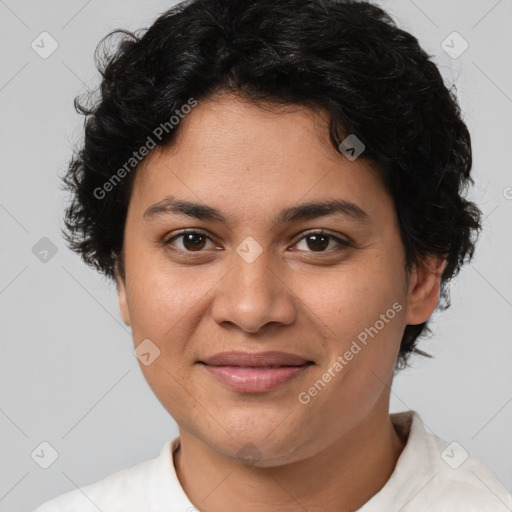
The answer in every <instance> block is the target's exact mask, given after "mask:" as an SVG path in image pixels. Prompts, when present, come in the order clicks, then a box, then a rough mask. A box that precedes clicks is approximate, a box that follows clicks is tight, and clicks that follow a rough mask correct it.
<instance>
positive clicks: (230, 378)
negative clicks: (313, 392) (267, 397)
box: [203, 364, 310, 393]
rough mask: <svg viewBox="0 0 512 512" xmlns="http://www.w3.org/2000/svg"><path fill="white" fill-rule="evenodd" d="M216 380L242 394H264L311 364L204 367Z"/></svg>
mask: <svg viewBox="0 0 512 512" xmlns="http://www.w3.org/2000/svg"><path fill="white" fill-rule="evenodd" d="M203 366H204V368H205V369H206V370H207V371H208V372H210V373H211V374H212V375H213V376H214V377H215V378H216V379H218V380H220V381H221V382H222V383H224V384H225V385H227V386H228V387H229V388H231V389H232V390H234V391H238V392H240V393H262V392H264V391H269V390H271V389H272V388H275V387H276V386H278V385H279V384H283V383H284V382H287V381H290V380H291V379H293V378H294V377H296V376H297V375H298V374H299V373H302V372H303V371H304V370H305V369H306V368H309V366H310V365H309V364H305V365H302V366H280V367H278V368H261V367H260V368H255V367H252V368H243V367H240V366H209V365H203Z"/></svg>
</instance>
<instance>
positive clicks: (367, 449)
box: [174, 408, 405, 512]
mask: <svg viewBox="0 0 512 512" xmlns="http://www.w3.org/2000/svg"><path fill="white" fill-rule="evenodd" d="M373 415H374V414H372V416H373ZM404 446H405V442H404V440H402V439H401V438H400V437H399V435H398V434H397V432H396V431H395V429H394V427H393V424H392V423H391V420H390V417H389V413H388V411H387V408H386V410H385V413H384V414H382V413H381V414H378V415H377V417H367V418H365V419H364V421H363V422H362V423H361V424H358V425H357V426H355V427H354V428H352V429H351V430H349V431H348V432H347V433H346V434H344V435H343V436H342V437H340V438H338V439H337V440H336V441H335V442H334V443H332V444H331V445H329V447H328V448H327V449H325V450H323V451H321V452H319V453H317V454H315V455H314V456H312V457H309V458H306V459H303V460H299V461H296V462H293V463H290V464H285V465H280V466H274V467H257V466H246V465H244V464H241V463H240V462H238V461H235V460H233V459H229V458H226V457H224V456H222V455H220V454H218V453H217V452H215V451H213V450H212V449H210V448H209V447H208V446H207V445H205V444H204V443H202V442H200V441H199V440H197V439H196V438H195V437H193V436H192V435H190V434H189V433H188V432H186V431H182V430H181V429H180V448H179V450H178V451H177V452H176V454H175V456H174V465H175V468H176V473H177V476H178V479H179V480H180V483H181V485H182V487H183V489H184V491H185V493H186V494H187V496H188V497H189V499H190V501H191V502H192V503H193V504H194V505H195V506H196V507H197V508H199V509H200V510H201V511H205V512H221V511H222V512H231V511H235V510H237V511H238V510H240V507H239V506H238V504H240V503H244V507H243V508H244V510H246V511H248V512H262V511H265V512H274V511H276V512H277V511H279V512H288V511H290V512H291V511H297V510H322V511H325V512H331V511H332V512H335V511H336V512H345V511H346V512H348V511H353V510H357V509H359V508H360V507H361V506H362V505H364V504H365V503H366V502H367V501H368V500H369V499H370V498H371V497H372V496H374V495H375V494H376V493H377V492H379V490H380V489H382V487H383V486H384V485H385V483H386V482H387V481H388V479H389V478H390V476H391V474H392V473H393V470H394V468H395V465H396V462H397V460H398V457H399V456H400V454H401V452H402V450H403V448H404Z"/></svg>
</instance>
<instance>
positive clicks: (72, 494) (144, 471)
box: [34, 459, 155, 512]
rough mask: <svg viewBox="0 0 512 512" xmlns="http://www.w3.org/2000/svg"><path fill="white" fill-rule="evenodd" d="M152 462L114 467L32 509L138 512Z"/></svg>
mask: <svg viewBox="0 0 512 512" xmlns="http://www.w3.org/2000/svg"><path fill="white" fill-rule="evenodd" d="M154 463H155V459H150V460H147V461H145V462H141V463H139V464H136V465H134V466H131V467H129V468H125V469H122V470H120V471H116V472H115V473H112V474H110V475H108V476H106V477H105V478H103V479H101V480H98V481H97V482H94V483H92V484H89V485H86V486H83V487H80V488H77V489H75V490H72V491H69V492H66V493H64V494H61V495H60V496H57V497H56V498H53V499H51V500H49V501H46V502H44V503H43V504H42V505H40V506H39V507H38V508H36V509H35V510H34V512H98V510H102V511H104V512H114V511H116V512H117V511H119V512H120V511H123V512H132V511H133V512H135V511H137V512H140V510H141V507H144V506H145V505H146V504H147V496H146V483H147V480H148V478H149V475H150V472H151V470H152V468H153V466H154ZM142 510H143V508H142Z"/></svg>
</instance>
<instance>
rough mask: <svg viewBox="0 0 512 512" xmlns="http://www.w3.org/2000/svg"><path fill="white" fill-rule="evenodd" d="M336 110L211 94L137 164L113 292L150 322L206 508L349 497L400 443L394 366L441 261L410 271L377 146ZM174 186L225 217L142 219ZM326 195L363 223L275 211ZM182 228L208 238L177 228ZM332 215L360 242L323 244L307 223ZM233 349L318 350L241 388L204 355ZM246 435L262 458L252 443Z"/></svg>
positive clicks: (193, 494) (347, 506)
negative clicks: (369, 333) (257, 384)
mask: <svg viewBox="0 0 512 512" xmlns="http://www.w3.org/2000/svg"><path fill="white" fill-rule="evenodd" d="M327 120H328V118H327V114H325V113H323V112H321V111H318V112H313V111H312V110H310V109H307V108H303V107H293V108H291V107H290V108H286V109H281V110H280V111H270V110H268V109H266V110H264V109H262V108H260V107H259V106H256V105H253V104H250V103H248V102H244V101H242V100H241V99H239V98H237V97H236V96H232V95H222V96H216V97H212V98H210V99H209V100H207V101H203V102H201V103H199V104H198V106H196V107H194V108H193V109H192V112H190V113H189V114H188V115H187V116H186V117H185V118H184V119H183V120H182V121H181V123H180V126H179V131H178V133H177V134H176V135H177V138H176V139H175V141H174V142H173V144H172V146H171V147H167V148H165V149H160V148H158V149H156V150H154V151H153V152H152V153H151V154H150V155H149V156H148V158H147V159H146V160H145V161H144V162H143V164H141V166H140V167H139V169H138V171H137V175H136V177H135V181H134V187H133V192H132V197H131V200H130V204H129V209H128V214H127V220H126V226H125V239H124V247H123V253H124V254H123V258H124V266H125V274H124V277H121V276H118V280H117V286H118V296H119V304H120V309H121V313H122V316H123V319H124V321H125V322H126V323H127V324H128V325H130V326H131V328H132V332H133V339H134V344H135V346H138V345H139V343H141V342H142V340H144V339H147V338H149V339H150V340H151V341H152V342H153V343H154V344H155V345H156V346H158V348H159V350H160V355H159V357H157V358H156V359H155V360H154V362H152V363H151V364H150V365H148V366H145V365H143V364H140V367H141V370H142V372H143V373H144V376H145V378H146V380H147V382H148V383H149V385H150V386H151V388H152V390H153V391H154V393H155V395H156V396H157V397H158V399H159V400H160V402H161V403H162V405H163V406H164V407H165V408H166V409H167V411H168V412H169V413H170V414H171V415H172V416H173V418H174V419H175V420H176V422H177V424H178V426H179V433H180V439H181V446H180V449H179V450H178V452H177V453H176V455H175V458H174V464H175V467H176V471H177V474H178V477H179V480H180V482H181V484H182V486H183V488H184V490H185V492H186V494H187V495H188V496H189V498H190V500H191V502H192V503H193V504H194V506H196V507H197V508H198V509H200V510H201V511H206V512H217V511H219V512H220V511H223V512H226V511H234V510H237V511H238V510H240V506H239V505H240V503H243V504H244V506H243V509H244V510H248V511H265V512H268V511H271V512H272V511H280V512H282V511H299V510H300V511H303V510H308V511H309V512H311V511H324V512H325V511H333V512H334V511H336V512H340V511H352V510H355V509H357V508H359V507H361V506H362V505H363V504H364V503H366V502H367V501H368V500H369V499H370V498H371V497H372V496H373V495H375V494H376V493H377V492H378V491H379V490H380V489H381V488H382V487H383V486H384V484H385V483H386V481H387V480H388V479H389V477H390V475H391V473H392V472H393V469H394V467H395V464H396V461H397V459H398V457H399V455H400V453H401V451H402V450H403V447H404V443H405V440H403V439H401V438H400V437H399V436H398V434H397V432H396V431H395V429H394V427H393V425H392V423H391V420H390V416H389V395H390V386H391V383H392V378H393V371H394V366H395V362H396V359H397V355H398V350H399V345H400V340H401V338H402V334H403V330H404V328H405V326H406V325H407V324H419V323H422V322H424V321H426V320H427V319H428V318H429V317H430V316H431V314H432V312H433V311H434V309H435V307H436V304H437V301H438V298H439V287H440V279H441V272H442V269H443V267H444V265H445V261H444V260H442V259H441V258H438V257H435V256H431V257H429V258H426V259H425V261H424V262H422V263H421V264H420V265H418V266H417V267H415V268H414V270H413V271H412V273H411V274H410V275H407V274H406V271H405V267H404V257H405V254H404V248H403V243H402V241H401V238H400V233H399V225H398V220H397V216H396V210H395V207H394V203H393V200H392V198H391V196H390V195H389V194H388V193H387V191H386V189H385V188H384V185H383V183H382V182H381V180H380V178H379V175H378V173H377V172H376V169H375V168H373V167H372V165H371V164H370V163H369V162H368V161H365V160H364V159H363V158H361V157H360V158H358V159H357V160H355V161H349V160H348V159H347V158H346V157H345V156H344V155H342V154H341V153H340V152H339V151H337V150H336V148H335V147H334V146H333V145H332V144H330V143H329V140H328V124H327ZM168 195H172V196H173V197H175V198H176V199H184V200H188V201H194V202H198V203H201V204H206V205H209V206H212V207H214V208H217V209H218V210H220V211H221V212H222V213H223V214H224V215H225V216H226V217H227V218H228V219H229V221H230V222H229V223H228V224H222V223H220V222H217V221H212V220H199V219H194V218H190V217H187V216H185V215H177V214H172V213H166V214H161V215H156V216H154V217H152V218H145V217H144V213H145V212H146V210H147V209H148V208H149V207H150V206H151V205H153V204H155V203H157V202H159V201H161V200H162V199H164V198H165V197H166V196H168ZM331 199H343V200H347V201H351V202H353V203H356V204H357V205H358V206H359V207H360V208H362V209H363V210H364V211H365V212H366V213H367V214H368V219H369V220H368V222H366V223H361V222H358V221H356V220H354V219H353V218H348V217H343V216H323V217H317V218H313V219H309V220H304V219H303V220H299V221H295V222H293V223H288V224H284V225H280V226H277V227H275V226H273V220H274V218H275V217H276V216H277V214H278V213H279V212H280V211H281V210H282V209H283V208H287V207H290V206H295V205H297V204H299V203H304V202H310V201H325V200H331ZM185 228H194V229H197V230H198V231H199V233H200V234H203V235H206V237H201V236H198V235H196V239H194V240H193V243H187V240H186V238H185V237H183V236H182V237H177V238H174V239H173V240H172V241H169V239H170V238H172V237H173V236H176V235H177V234H178V231H179V230H182V229H185ZM320 229H323V230H325V231H326V232H327V234H328V235H332V236H337V237H339V238H340V239H342V240H346V241H350V242H351V244H352V245H351V246H350V247H343V246H341V249H340V250H338V251H337V250H336V248H337V247H340V244H339V243H337V242H336V240H335V239H333V238H330V237H328V238H327V239H326V240H325V244H324V246H323V247H320V248H319V244H318V242H317V244H316V245H315V243H314V240H313V241H312V240H311V238H308V237H307V236H306V235H308V234H309V233H308V231H311V230H314V231H318V230H320ZM247 237H252V238H254V239H255V240H256V241H257V243H258V244H259V246H260V247H261V249H262V253H261V254H260V255H259V256H258V257H257V258H256V259H255V261H253V262H252V263H247V262H246V261H245V260H244V259H243V258H242V257H240V256H239V254H238V253H237V252H236V248H237V246H239V244H241V243H242V242H243V241H244V240H245V239H246V238H247ZM166 241H167V242H168V243H167V244H166V243H165V242H166ZM194 244H195V245H194ZM320 245H321V244H320ZM393 303H399V304H400V305H401V306H402V309H401V311H400V312H398V313H396V315H395V316H394V318H393V319H392V320H390V321H389V322H387V323H386V324H385V327H384V328H382V329H381V330H380V331H379V332H378V334H377V335H376V336H375V337H373V338H370V339H369V342H368V344H367V345H366V346H364V347H363V349H362V350H361V351H360V352H359V353H357V355H355V356H354V357H353V359H352V360H351V361H349V362H348V363H347V364H346V365H344V366H343V369H342V370H341V371H339V372H336V376H335V377H333V378H332V379H331V381H330V382H329V383H328V384H327V385H326V386H325V387H324V388H323V389H322V390H321V392H319V393H318V394H317V395H316V396H314V397H312V398H311V401H310V402H309V403H307V404H304V403H301V402H300V401H299V400H298V398H297V397H298V395H299V393H300V392H303V391H307V390H308V389H309V388H310V387H311V386H312V385H313V384H314V383H315V381H317V380H318V379H320V378H321V377H322V375H323V374H324V373H325V372H326V371H327V370H328V368H330V367H332V366H333V364H334V363H335V361H336V360H337V357H338V356H340V355H343V354H344V353H345V352H346V351H347V350H348V349H349V347H350V346H351V343H352V342H353V341H354V340H356V339H357V336H358V335H359V334H360V333H361V332H362V331H364V330H365V328H368V327H370V326H374V325H375V323H376V321H377V320H378V319H379V318H380V315H381V314H385V313H386V311H387V310H389V309H390V308H392V305H393ZM228 350H244V351H247V352H259V351H266V350H281V351H285V352H292V353H294V354H298V355H301V356H303V357H305V358H307V359H308V360H312V361H314V362H315V364H314V365H312V366H310V367H309V368H308V369H307V370H306V371H305V372H302V373H301V374H300V375H299V376H298V377H297V378H295V379H293V380H291V381H289V382H287V383H285V384H282V385H280V386H278V387H277V388H274V389H272V390H270V391H267V392H264V393H257V394H254V395H251V394H244V393H238V392H235V391H233V390H230V389H228V388H226V387H225V386H223V385H222V384H221V383H219V382H218V381H217V380H215V379H214V378H213V377H212V376H211V375H210V374H209V373H208V372H207V371H205V370H204V367H203V366H201V365H199V364H197V361H198V360H202V359H204V358H206V357H208V356H211V355H213V354H215V353H218V352H223V351H228ZM251 447H252V448H251ZM251 449H252V450H253V452H252V453H256V454H257V455H255V459H254V460H252V461H251V462H247V461H244V460H243V459H241V457H240V454H239V452H240V450H242V453H243V450H245V451H247V450H251Z"/></svg>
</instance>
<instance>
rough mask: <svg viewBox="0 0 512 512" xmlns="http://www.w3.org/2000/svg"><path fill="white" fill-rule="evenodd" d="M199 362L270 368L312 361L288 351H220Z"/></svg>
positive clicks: (211, 364)
mask: <svg viewBox="0 0 512 512" xmlns="http://www.w3.org/2000/svg"><path fill="white" fill-rule="evenodd" d="M199 362H200V363H204V364H207V365H209V366H242V367H253V368H254V367H265V368H272V367H277V366H302V365H305V364H310V363H312V362H313V361H310V360H308V359H305V358H304V357H301V356H299V355H297V354H290V353H288V352H278V351H275V350H274V351H270V352H253V353H251V352H241V351H237V352H220V353H218V354H215V355H213V356H211V357H208V358H206V359H204V360H201V361H199Z"/></svg>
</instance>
